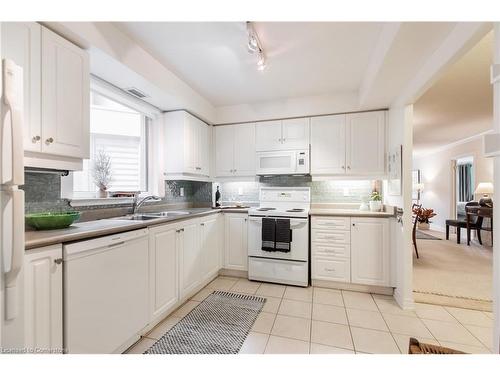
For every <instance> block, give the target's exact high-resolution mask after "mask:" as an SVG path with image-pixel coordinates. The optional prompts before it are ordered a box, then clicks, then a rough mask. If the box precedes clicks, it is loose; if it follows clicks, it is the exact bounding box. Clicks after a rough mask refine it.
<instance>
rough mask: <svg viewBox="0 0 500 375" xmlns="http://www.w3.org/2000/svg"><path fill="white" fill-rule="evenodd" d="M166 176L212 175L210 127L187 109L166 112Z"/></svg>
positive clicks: (168, 177)
mask: <svg viewBox="0 0 500 375" xmlns="http://www.w3.org/2000/svg"><path fill="white" fill-rule="evenodd" d="M163 133H164V158H165V171H164V176H165V177H166V178H167V179H171V178H182V177H190V176H191V177H206V178H208V176H209V175H210V138H211V137H210V134H211V128H210V127H209V126H208V125H207V124H205V123H204V122H203V121H201V120H199V119H198V118H196V117H194V116H193V115H191V114H190V113H188V112H185V111H175V112H168V113H165V114H164V132H163Z"/></svg>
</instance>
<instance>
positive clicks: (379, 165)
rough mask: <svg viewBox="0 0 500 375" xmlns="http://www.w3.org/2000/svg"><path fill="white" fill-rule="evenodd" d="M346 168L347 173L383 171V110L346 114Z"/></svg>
mask: <svg viewBox="0 0 500 375" xmlns="http://www.w3.org/2000/svg"><path fill="white" fill-rule="evenodd" d="M346 123H347V126H346V143H347V147H346V169H347V173H348V174H354V175H374V174H375V175H376V174H379V175H380V174H384V173H385V112H383V111H377V112H362V113H350V114H348V115H346Z"/></svg>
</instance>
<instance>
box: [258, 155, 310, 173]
mask: <svg viewBox="0 0 500 375" xmlns="http://www.w3.org/2000/svg"><path fill="white" fill-rule="evenodd" d="M256 168H257V175H277V174H296V173H306V172H302V171H301V172H299V171H297V151H295V150H290V151H263V152H257V163H256ZM301 169H303V168H301Z"/></svg>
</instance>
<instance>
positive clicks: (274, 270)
mask: <svg viewBox="0 0 500 375" xmlns="http://www.w3.org/2000/svg"><path fill="white" fill-rule="evenodd" d="M310 205H311V192H310V188H308V187H295V188H289V187H262V188H261V189H260V206H259V207H255V208H251V209H250V210H249V211H248V216H249V218H248V278H249V279H250V280H258V281H268V282H275V283H280V284H287V285H298V286H307V285H308V283H309V209H310ZM264 217H267V218H275V219H276V220H290V231H291V232H290V237H291V238H290V251H280V250H275V251H268V250H263V249H262V248H263V245H262V218H264Z"/></svg>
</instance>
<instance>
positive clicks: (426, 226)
mask: <svg viewBox="0 0 500 375" xmlns="http://www.w3.org/2000/svg"><path fill="white" fill-rule="evenodd" d="M430 227H431V226H430V224H429V223H421V222H418V229H422V230H428V229H429V228H430Z"/></svg>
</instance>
